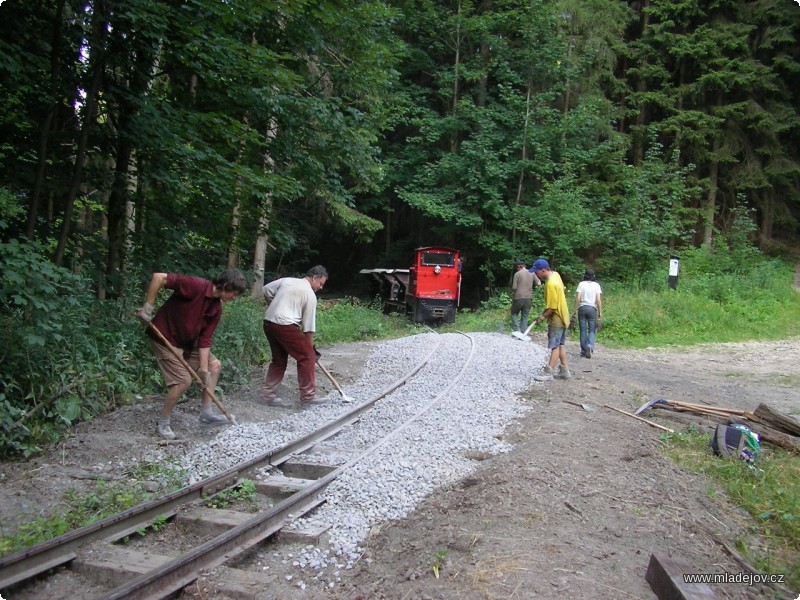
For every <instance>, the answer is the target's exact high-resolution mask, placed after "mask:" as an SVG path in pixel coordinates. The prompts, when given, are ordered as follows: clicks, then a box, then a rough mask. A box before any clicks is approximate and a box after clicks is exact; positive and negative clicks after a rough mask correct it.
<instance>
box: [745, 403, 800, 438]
mask: <svg viewBox="0 0 800 600" xmlns="http://www.w3.org/2000/svg"><path fill="white" fill-rule="evenodd" d="M753 414H754V415H755V416H757V417H759V418H760V419H762V420H763V421H766V423H767V424H768V425H769V426H770V427H774V428H775V429H778V430H780V431H784V432H786V433H789V434H791V435H797V436H800V421H797V420H796V419H793V418H792V417H790V416H789V415H783V414H781V413H779V412H778V411H776V410H775V409H773V408H771V407H769V406H767V405H766V404H763V403H762V404H759V405H758V408H756V409H755V410H754V411H753Z"/></svg>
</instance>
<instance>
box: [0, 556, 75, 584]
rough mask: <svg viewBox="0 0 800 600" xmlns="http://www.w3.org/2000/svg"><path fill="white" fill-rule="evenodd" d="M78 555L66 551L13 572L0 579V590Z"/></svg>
mask: <svg viewBox="0 0 800 600" xmlns="http://www.w3.org/2000/svg"><path fill="white" fill-rule="evenodd" d="M77 556H78V555H77V554H75V553H74V552H68V553H66V554H63V555H61V556H56V557H55V558H52V559H50V560H48V561H45V562H43V563H41V564H39V565H36V566H35V567H31V568H30V569H25V570H24V571H20V572H19V573H15V574H14V575H13V576H11V577H7V578H5V579H2V580H0V590H4V589H6V588H7V587H11V586H12V585H14V584H15V583H19V582H20V581H25V580H26V579H30V578H32V577H34V576H36V575H39V574H40V573H44V572H45V571H49V570H50V569H54V568H55V567H59V566H61V565H63V564H66V563H68V562H70V561H71V560H74V559H75V558H76V557H77Z"/></svg>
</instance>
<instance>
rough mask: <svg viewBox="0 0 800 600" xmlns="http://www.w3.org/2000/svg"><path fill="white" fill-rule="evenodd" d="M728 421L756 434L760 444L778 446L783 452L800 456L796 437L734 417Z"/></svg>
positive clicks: (798, 440) (799, 447)
mask: <svg viewBox="0 0 800 600" xmlns="http://www.w3.org/2000/svg"><path fill="white" fill-rule="evenodd" d="M730 421H731V422H732V423H739V424H740V425H744V426H745V427H747V428H748V429H750V431H754V432H755V433H757V434H758V439H759V440H760V441H762V442H767V443H769V444H772V445H773V446H780V447H781V448H783V449H784V450H788V451H789V452H794V453H795V454H800V438H798V437H796V436H793V435H790V434H788V433H784V432H782V431H778V430H777V429H775V428H773V427H770V426H769V425H765V424H763V423H751V422H749V421H746V420H744V419H739V418H736V417H731V419H730Z"/></svg>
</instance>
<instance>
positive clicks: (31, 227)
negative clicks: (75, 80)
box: [25, 0, 65, 240]
mask: <svg viewBox="0 0 800 600" xmlns="http://www.w3.org/2000/svg"><path fill="white" fill-rule="evenodd" d="M64 3H65V0H58V4H57V6H56V12H55V15H54V16H53V41H52V47H51V50H50V94H51V100H52V103H51V105H50V110H48V111H47V116H46V117H45V119H44V121H43V122H42V126H41V129H40V130H39V148H38V154H37V163H36V179H35V180H34V182H33V193H32V194H31V204H30V207H28V223H27V225H26V226H25V237H27V238H28V239H30V240H32V239H33V238H34V236H35V235H36V221H37V218H38V216H39V215H38V213H39V199H40V198H41V196H42V188H43V187H44V179H45V174H46V172H47V146H48V141H49V139H50V129H51V127H52V125H53V121H54V120H55V115H56V111H58V102H57V100H56V97H57V94H58V91H57V90H58V74H59V71H60V65H61V63H60V61H59V56H60V55H61V23H62V19H63V14H64Z"/></svg>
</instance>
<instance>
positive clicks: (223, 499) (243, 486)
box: [206, 479, 257, 508]
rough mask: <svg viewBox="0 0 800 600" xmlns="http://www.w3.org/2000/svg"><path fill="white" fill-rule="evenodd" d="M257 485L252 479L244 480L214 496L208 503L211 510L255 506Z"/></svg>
mask: <svg viewBox="0 0 800 600" xmlns="http://www.w3.org/2000/svg"><path fill="white" fill-rule="evenodd" d="M256 496H257V493H256V484H255V483H253V481H251V480H250V479H243V480H241V481H240V482H239V483H237V484H236V485H235V486H233V487H231V488H228V489H226V490H223V491H221V492H219V493H218V494H214V495H213V496H211V498H209V499H208V501H207V502H206V505H207V506H210V507H211V508H227V507H229V506H231V505H233V504H239V503H241V504H248V505H251V506H253V505H255V499H256Z"/></svg>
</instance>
